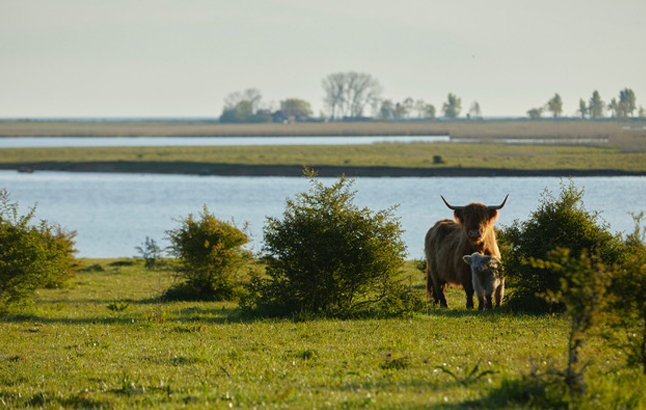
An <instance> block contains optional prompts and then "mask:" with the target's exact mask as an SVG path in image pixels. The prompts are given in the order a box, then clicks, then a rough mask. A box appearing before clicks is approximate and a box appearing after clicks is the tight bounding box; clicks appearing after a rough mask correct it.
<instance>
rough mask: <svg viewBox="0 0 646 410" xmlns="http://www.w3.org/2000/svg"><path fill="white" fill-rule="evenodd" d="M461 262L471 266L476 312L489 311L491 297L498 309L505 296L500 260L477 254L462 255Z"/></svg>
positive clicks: (491, 302)
mask: <svg viewBox="0 0 646 410" xmlns="http://www.w3.org/2000/svg"><path fill="white" fill-rule="evenodd" d="M462 260H463V261H464V262H465V263H466V264H467V265H469V266H471V280H472V283H473V290H474V291H475V293H476V296H477V297H478V310H483V309H485V308H486V309H491V308H492V307H493V301H492V298H493V297H495V298H496V307H500V303H501V302H502V298H503V296H504V294H505V278H504V277H503V276H502V273H501V267H502V266H501V264H500V260H499V259H498V258H496V257H493V256H489V255H483V254H481V253H478V252H474V253H472V254H471V255H464V256H463V257H462Z"/></svg>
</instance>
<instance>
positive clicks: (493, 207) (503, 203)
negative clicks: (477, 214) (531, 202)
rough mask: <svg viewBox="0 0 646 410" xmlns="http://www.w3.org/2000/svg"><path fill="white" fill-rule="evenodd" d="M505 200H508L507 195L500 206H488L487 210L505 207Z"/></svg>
mask: <svg viewBox="0 0 646 410" xmlns="http://www.w3.org/2000/svg"><path fill="white" fill-rule="evenodd" d="M507 198H509V194H507V196H506V197H505V200H504V201H502V204H500V205H498V206H489V209H502V207H503V206H505V203H506V202H507Z"/></svg>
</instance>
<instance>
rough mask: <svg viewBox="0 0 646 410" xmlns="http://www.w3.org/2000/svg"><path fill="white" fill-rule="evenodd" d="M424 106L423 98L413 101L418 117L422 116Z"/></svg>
mask: <svg viewBox="0 0 646 410" xmlns="http://www.w3.org/2000/svg"><path fill="white" fill-rule="evenodd" d="M425 107H426V103H425V102H424V100H422V99H419V100H417V101H415V111H417V116H418V117H420V118H424V108H425Z"/></svg>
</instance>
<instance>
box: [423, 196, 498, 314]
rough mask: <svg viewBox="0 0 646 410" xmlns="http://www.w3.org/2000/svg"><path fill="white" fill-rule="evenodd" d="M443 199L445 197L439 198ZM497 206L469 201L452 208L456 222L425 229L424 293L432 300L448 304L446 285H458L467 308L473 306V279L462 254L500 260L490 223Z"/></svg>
mask: <svg viewBox="0 0 646 410" xmlns="http://www.w3.org/2000/svg"><path fill="white" fill-rule="evenodd" d="M442 199H444V198H442ZM506 201H507V198H505V201H504V202H503V203H502V204H501V205H499V206H497V207H492V206H486V205H483V204H480V203H470V204H468V205H466V206H463V207H453V206H451V205H449V204H448V202H446V201H444V202H445V203H446V205H447V206H449V208H451V209H453V211H454V213H453V216H454V218H455V221H452V220H450V219H443V220H441V221H437V222H436V223H435V225H433V227H431V229H429V230H428V233H427V234H426V238H425V241H424V253H425V255H426V294H427V296H428V297H429V298H432V299H433V300H434V301H435V303H439V304H440V306H442V307H448V305H447V303H446V296H445V294H444V290H445V289H446V285H447V284H451V285H454V286H461V287H462V288H464V292H465V293H466V297H467V304H466V306H467V308H468V309H471V308H473V292H474V288H473V281H472V280H471V268H469V266H467V265H466V264H465V263H464V262H463V261H462V256H464V255H471V254H473V253H474V252H479V253H481V254H483V255H489V256H494V257H496V258H498V259H500V250H499V249H498V244H497V242H496V233H495V231H494V228H493V223H494V222H495V221H496V219H498V209H500V208H502V207H503V206H504V204H505V202H506Z"/></svg>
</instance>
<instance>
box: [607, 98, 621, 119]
mask: <svg viewBox="0 0 646 410" xmlns="http://www.w3.org/2000/svg"><path fill="white" fill-rule="evenodd" d="M608 109H609V110H610V112H611V115H612V116H613V117H619V116H620V108H619V103H618V102H617V99H616V98H613V99H612V100H610V104H608Z"/></svg>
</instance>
